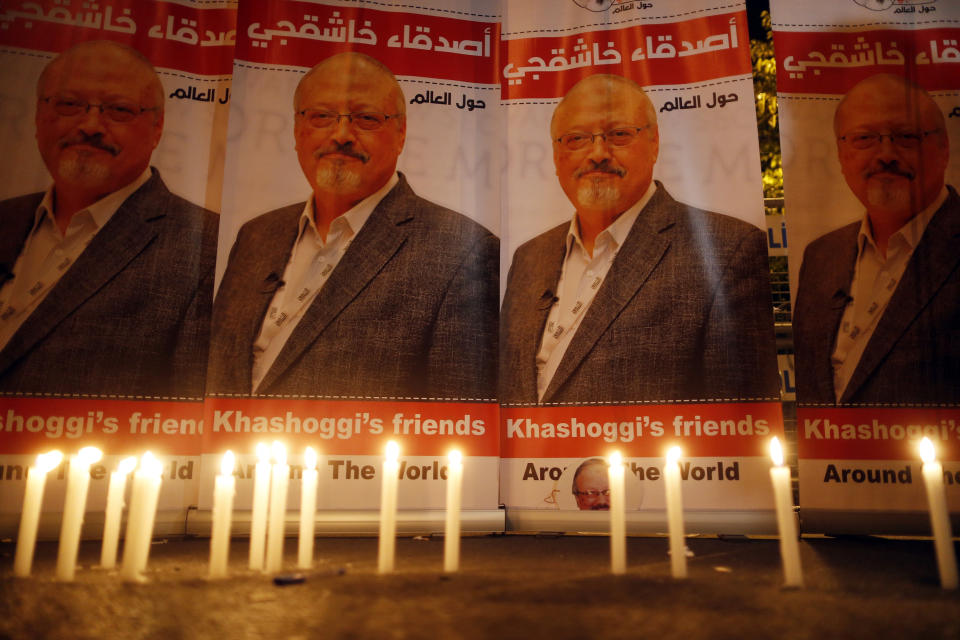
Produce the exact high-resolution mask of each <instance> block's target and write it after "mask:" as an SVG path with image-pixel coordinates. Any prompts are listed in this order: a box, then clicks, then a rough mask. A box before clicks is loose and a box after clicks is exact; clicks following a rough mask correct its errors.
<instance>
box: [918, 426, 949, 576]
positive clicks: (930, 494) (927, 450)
mask: <svg viewBox="0 0 960 640" xmlns="http://www.w3.org/2000/svg"><path fill="white" fill-rule="evenodd" d="M936 455H937V454H936V451H934V449H933V443H932V442H931V441H930V438H924V439H923V440H921V441H920V457H921V459H923V483H924V484H925V485H927V503H928V504H929V505H930V528H931V529H933V545H934V548H935V549H936V551H937V569H939V571H940V586H942V587H943V588H944V589H956V588H957V558H956V555H955V553H954V551H953V533H952V532H951V531H950V515H949V513H948V512H947V497H946V494H945V493H944V491H943V465H941V464H940V463H939V462H937V457H936Z"/></svg>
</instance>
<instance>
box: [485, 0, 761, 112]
mask: <svg viewBox="0 0 960 640" xmlns="http://www.w3.org/2000/svg"><path fill="white" fill-rule="evenodd" d="M501 47H502V49H503V51H502V55H503V60H504V64H505V66H504V68H503V85H502V87H503V88H502V92H501V95H502V98H503V99H504V100H522V99H535V98H556V97H559V96H562V95H565V94H566V93H567V91H568V90H569V89H570V87H572V86H573V85H575V84H576V83H577V82H579V81H580V80H582V79H583V78H586V77H587V76H591V75H594V74H596V73H612V74H615V75H622V76H625V77H627V78H630V79H632V80H634V81H635V82H637V83H638V84H640V85H642V86H651V85H679V84H690V83H695V82H704V81H707V80H714V79H716V78H723V77H728V76H736V75H742V74H749V73H750V72H751V66H750V36H749V34H748V33H747V16H746V13H745V12H743V11H737V12H733V13H726V14H721V15H712V16H708V17H704V18H696V19H693V20H684V21H682V22H675V23H663V24H651V25H637V26H631V27H626V28H622V29H611V30H609V31H592V32H587V33H575V34H572V35H565V36H549V37H536V38H518V39H516V40H504V41H503V43H502V45H501Z"/></svg>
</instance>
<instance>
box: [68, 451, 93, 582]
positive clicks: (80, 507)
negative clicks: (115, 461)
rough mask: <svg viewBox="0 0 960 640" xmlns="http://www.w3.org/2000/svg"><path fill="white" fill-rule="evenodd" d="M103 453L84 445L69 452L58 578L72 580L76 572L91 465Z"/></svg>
mask: <svg viewBox="0 0 960 640" xmlns="http://www.w3.org/2000/svg"><path fill="white" fill-rule="evenodd" d="M102 457H103V452H101V451H100V449H97V448H96V447H84V448H83V449H80V451H79V452H78V453H77V454H76V455H72V456H70V466H69V468H68V469H67V495H66V498H64V501H63V519H62V520H61V521H60V544H59V546H58V547H57V580H65V581H70V580H73V577H74V575H75V574H76V572H77V551H78V550H79V548H80V532H81V529H82V528H83V516H84V513H85V512H86V510H87V491H88V490H89V488H90V465H92V464H93V463H94V462H96V461H98V460H99V459H100V458H102Z"/></svg>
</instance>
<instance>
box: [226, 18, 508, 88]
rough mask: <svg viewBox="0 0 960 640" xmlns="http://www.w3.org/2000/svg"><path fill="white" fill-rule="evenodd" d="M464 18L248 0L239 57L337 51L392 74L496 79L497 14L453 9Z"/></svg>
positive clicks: (302, 56)
mask: <svg viewBox="0 0 960 640" xmlns="http://www.w3.org/2000/svg"><path fill="white" fill-rule="evenodd" d="M457 13H459V14H461V15H463V16H465V17H464V18H462V19H458V18H448V17H442V16H435V15H423V14H419V13H402V12H396V11H379V10H376V9H369V8H366V7H329V6H322V5H317V4H314V3H312V2H283V3H280V2H245V3H243V4H241V6H240V15H239V24H241V25H246V27H245V31H244V32H243V33H241V34H240V37H239V39H238V41H237V58H238V59H240V60H245V61H249V62H252V63H255V64H256V63H259V64H273V65H292V66H298V67H312V66H313V65H315V64H316V63H317V62H319V61H320V60H323V59H324V58H326V57H328V56H331V55H333V54H335V53H340V52H341V51H358V52H360V53H365V54H367V55H369V56H372V57H374V58H377V59H378V60H380V61H382V62H385V63H387V62H389V65H390V70H391V71H393V73H394V74H395V75H397V76H418V77H430V78H439V79H444V80H455V81H460V82H470V83H475V84H497V83H498V82H499V80H498V76H497V69H498V68H499V64H498V61H497V55H498V44H499V39H500V23H499V22H498V21H496V16H492V15H485V14H468V13H463V12H457Z"/></svg>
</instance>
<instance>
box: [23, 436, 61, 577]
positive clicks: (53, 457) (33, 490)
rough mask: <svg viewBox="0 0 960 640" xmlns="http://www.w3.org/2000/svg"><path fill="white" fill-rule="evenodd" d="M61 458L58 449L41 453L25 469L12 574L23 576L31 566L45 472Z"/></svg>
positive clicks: (27, 574)
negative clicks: (25, 475) (25, 478)
mask: <svg viewBox="0 0 960 640" xmlns="http://www.w3.org/2000/svg"><path fill="white" fill-rule="evenodd" d="M62 460H63V454H62V453H60V452H59V451H50V452H49V453H41V454H40V455H38V456H37V461H36V462H35V463H34V464H33V466H32V467H30V468H29V469H27V487H26V490H25V491H24V492H23V509H22V510H21V512H20V530H19V532H18V533H17V550H16V552H15V554H14V557H13V575H15V576H20V577H22V578H25V577H27V576H29V575H30V568H31V567H32V566H33V549H34V547H36V545H37V528H38V527H39V525H40V507H41V505H42V503H43V488H44V486H45V485H46V483H47V474H48V473H50V472H51V471H53V470H54V469H56V468H57V465H59V464H60V462H61V461H62Z"/></svg>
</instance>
